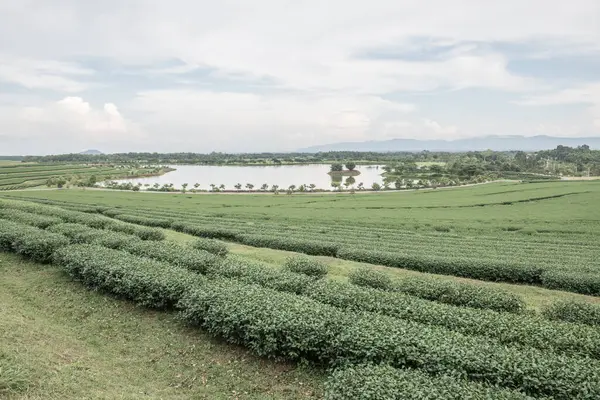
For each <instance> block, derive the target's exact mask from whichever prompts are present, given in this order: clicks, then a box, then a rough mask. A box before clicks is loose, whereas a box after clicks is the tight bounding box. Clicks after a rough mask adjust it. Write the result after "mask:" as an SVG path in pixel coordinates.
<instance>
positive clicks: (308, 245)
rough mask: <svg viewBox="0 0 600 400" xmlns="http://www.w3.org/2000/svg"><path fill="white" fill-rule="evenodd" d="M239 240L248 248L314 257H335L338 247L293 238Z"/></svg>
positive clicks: (262, 236)
mask: <svg viewBox="0 0 600 400" xmlns="http://www.w3.org/2000/svg"><path fill="white" fill-rule="evenodd" d="M238 239H239V240H240V241H241V242H242V243H243V244H246V245H248V246H254V247H268V248H271V249H278V250H288V251H295V252H297V253H305V254H309V255H312V256H329V257H335V255H336V253H337V251H338V245H337V244H335V243H326V242H322V241H321V242H319V241H316V240H305V239H297V238H291V237H281V236H271V235H246V234H240V235H238Z"/></svg>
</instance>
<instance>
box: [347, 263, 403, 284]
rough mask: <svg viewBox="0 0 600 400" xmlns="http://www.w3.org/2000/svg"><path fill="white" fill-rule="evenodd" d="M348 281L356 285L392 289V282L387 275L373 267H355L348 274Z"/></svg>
mask: <svg viewBox="0 0 600 400" xmlns="http://www.w3.org/2000/svg"><path fill="white" fill-rule="evenodd" d="M348 280H349V281H350V283H352V284H354V285H357V286H365V287H371V288H374V289H382V290H393V289H394V282H393V281H392V278H390V276H389V275H387V274H385V273H383V272H381V271H377V270H374V269H373V268H368V267H363V268H357V269H355V270H353V271H352V272H350V275H348Z"/></svg>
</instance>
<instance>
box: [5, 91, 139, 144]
mask: <svg viewBox="0 0 600 400" xmlns="http://www.w3.org/2000/svg"><path fill="white" fill-rule="evenodd" d="M0 120H2V121H3V128H4V129H3V130H2V133H0V136H2V137H3V140H4V139H6V140H11V141H18V142H21V143H25V144H26V146H27V148H28V149H30V151H28V153H29V152H42V153H47V152H49V151H51V149H56V148H62V149H64V150H63V152H68V151H80V150H81V149H83V148H88V147H94V146H97V145H106V144H110V145H115V144H117V145H118V144H119V143H128V144H131V143H132V142H135V141H140V140H143V139H144V137H145V135H144V132H143V131H142V130H141V129H140V128H139V127H138V126H137V125H136V124H135V123H133V122H132V121H130V120H128V119H127V118H125V117H123V115H121V113H120V111H119V110H118V108H117V106H116V105H115V104H112V103H106V104H104V106H103V107H102V108H94V107H92V106H91V105H90V104H89V103H88V102H86V101H84V100H83V99H82V98H80V97H65V98H64V99H62V100H59V101H56V102H52V103H46V104H43V105H39V106H34V107H31V106H30V107H3V108H0Z"/></svg>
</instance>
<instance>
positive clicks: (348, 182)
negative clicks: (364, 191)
mask: <svg viewBox="0 0 600 400" xmlns="http://www.w3.org/2000/svg"><path fill="white" fill-rule="evenodd" d="M355 183H356V179H354V177H353V176H349V177H347V178H346V183H344V185H345V186H346V187H348V186H351V185H354V184H355Z"/></svg>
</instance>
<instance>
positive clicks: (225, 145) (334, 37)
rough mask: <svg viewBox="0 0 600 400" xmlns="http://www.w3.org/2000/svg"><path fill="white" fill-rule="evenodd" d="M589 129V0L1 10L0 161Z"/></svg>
mask: <svg viewBox="0 0 600 400" xmlns="http://www.w3.org/2000/svg"><path fill="white" fill-rule="evenodd" d="M505 134H515V135H527V136H531V135H539V134H547V135H554V136H600V1H599V0H568V1H565V0H503V1H497V0H415V1H412V0H402V1H400V0H369V1H356V0H327V1H323V0H316V1H312V0H306V1H302V0H294V1H287V0H252V1H241V0H240V1H229V0H219V1H204V0H169V1H158V0H157V1H150V0H148V1H142V0H103V1H88V0H56V1H46V0H14V1H12V0H0V154H5V155H6V154H34V153H36V154H47V153H65V152H79V151H82V150H85V149H88V148H96V149H99V150H101V151H104V152H116V151H165V152H167V151H193V152H210V151H231V152H241V151H277V150H282V151H288V150H294V149H296V148H300V147H305V146H310V145H315V144H323V143H331V142H337V141H362V140H383V139H390V138H420V139H433V138H444V139H454V138H465V137H473V136H483V135H505Z"/></svg>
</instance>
